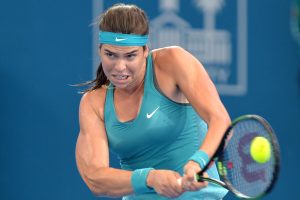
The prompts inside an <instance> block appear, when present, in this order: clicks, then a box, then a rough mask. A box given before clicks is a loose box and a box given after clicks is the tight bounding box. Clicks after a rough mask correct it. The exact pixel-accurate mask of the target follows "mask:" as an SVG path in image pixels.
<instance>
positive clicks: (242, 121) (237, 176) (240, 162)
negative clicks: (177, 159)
mask: <svg viewBox="0 0 300 200" xmlns="http://www.w3.org/2000/svg"><path fill="white" fill-rule="evenodd" d="M257 137H259V138H263V139H264V140H265V141H267V143H268V144H269V147H270V151H269V153H270V154H269V156H268V157H267V159H266V160H262V161H261V160H258V161H257V159H256V158H255V157H253V151H252V154H251V153H250V148H251V147H253V145H252V144H253V141H254V140H255V138H257ZM251 145H252V146H251ZM258 159H260V158H258ZM263 159H264V158H263ZM212 162H215V163H216V166H217V169H218V172H219V175H220V178H221V181H220V180H216V179H212V178H206V177H203V176H202V174H203V173H204V172H205V171H206V170H207V169H208V168H209V166H210V164H211V163H212ZM279 166H280V150H279V144H278V142H277V138H276V136H275V133H274V131H273V129H272V127H271V126H270V125H269V123H268V122H267V121H266V120H265V119H264V118H262V117H260V116H258V115H243V116H241V117H239V118H237V119H236V120H234V121H233V122H232V124H231V125H230V126H229V128H228V129H227V130H226V133H225V135H224V137H223V139H222V141H221V143H220V145H219V147H218V149H217V151H216V152H215V154H214V155H213V156H212V158H211V159H210V162H209V163H208V164H207V165H206V166H205V167H204V168H203V169H202V171H201V172H199V173H198V174H197V175H196V179H197V181H208V182H211V183H215V184H218V185H220V186H222V187H224V188H226V189H228V190H229V191H231V192H232V193H234V194H235V195H236V196H237V197H238V198H241V199H258V198H261V197H263V196H264V195H266V194H267V193H269V192H270V191H271V190H272V188H273V187H274V185H275V182H276V180H277V177H278V173H279Z"/></svg>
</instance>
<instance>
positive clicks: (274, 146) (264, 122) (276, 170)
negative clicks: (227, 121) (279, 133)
mask: <svg viewBox="0 0 300 200" xmlns="http://www.w3.org/2000/svg"><path fill="white" fill-rule="evenodd" d="M248 119H253V120H256V121H259V122H260V123H261V124H262V125H263V126H264V127H265V128H266V130H267V132H268V134H269V137H270V139H271V140H270V143H271V146H272V152H273V153H274V160H275V162H274V171H273V176H272V180H271V183H270V185H269V186H268V187H267V189H266V190H265V191H264V192H263V193H262V194H260V195H258V196H255V197H250V196H247V195H244V194H242V193H241V192H239V191H238V190H236V189H235V188H234V187H233V186H232V185H231V183H230V182H229V180H228V179H227V176H226V173H225V172H224V171H222V170H223V168H222V167H220V166H223V164H222V154H223V151H224V149H225V147H226V143H227V140H228V139H230V137H231V133H230V132H231V130H232V129H233V128H234V127H235V126H236V124H238V123H239V122H240V121H243V120H248ZM277 141H278V140H277V138H276V135H275V132H274V130H273V129H272V127H271V125H270V124H269V123H268V122H267V120H265V119H264V118H263V117H261V116H258V115H253V114H248V115H242V116H240V117H238V118H236V119H235V120H234V121H233V122H232V123H231V125H230V126H229V127H228V128H227V130H226V131H225V134H224V135H223V138H222V140H221V142H220V144H219V146H218V149H217V150H216V151H215V153H214V154H213V156H212V157H211V158H210V160H209V162H208V163H207V165H205V166H204V168H203V169H202V170H201V171H200V172H199V173H197V180H198V181H208V182H211V183H214V184H217V185H220V186H222V187H224V188H226V189H228V190H230V191H231V192H232V193H234V194H235V195H236V196H237V197H239V198H241V199H258V198H261V197H262V196H264V195H266V194H268V193H270V192H271V190H272V189H273V188H274V185H275V183H276V181H277V179H278V175H279V171H280V149H279V144H278V142H277ZM213 162H215V163H218V162H219V163H220V164H217V169H218V172H219V175H220V176H221V178H222V179H223V180H224V182H222V181H220V180H217V179H213V178H206V177H203V173H204V172H205V171H206V170H207V169H208V168H209V167H210V165H211V163H213Z"/></svg>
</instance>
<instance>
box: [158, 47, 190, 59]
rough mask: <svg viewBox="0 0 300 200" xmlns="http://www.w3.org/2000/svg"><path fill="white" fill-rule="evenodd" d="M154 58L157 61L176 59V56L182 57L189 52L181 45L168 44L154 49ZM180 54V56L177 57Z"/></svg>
mask: <svg viewBox="0 0 300 200" xmlns="http://www.w3.org/2000/svg"><path fill="white" fill-rule="evenodd" d="M152 52H153V60H155V61H160V62H161V61H171V62H173V61H174V58H177V59H180V56H184V55H185V54H187V53H188V52H187V51H186V50H185V49H183V48H182V47H180V46H168V47H163V48H159V49H154V50H152ZM177 56H179V57H177Z"/></svg>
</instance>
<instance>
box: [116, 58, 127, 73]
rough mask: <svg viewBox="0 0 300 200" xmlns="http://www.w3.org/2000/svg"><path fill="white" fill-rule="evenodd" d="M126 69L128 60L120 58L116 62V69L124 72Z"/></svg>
mask: <svg viewBox="0 0 300 200" xmlns="http://www.w3.org/2000/svg"><path fill="white" fill-rule="evenodd" d="M125 69H126V62H125V61H124V60H123V59H118V60H117V61H116V63H115V70H117V71H118V72H123V71H124V70H125Z"/></svg>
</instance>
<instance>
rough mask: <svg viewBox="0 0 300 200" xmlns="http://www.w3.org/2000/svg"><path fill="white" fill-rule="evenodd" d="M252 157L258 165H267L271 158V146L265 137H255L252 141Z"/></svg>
mask: <svg viewBox="0 0 300 200" xmlns="http://www.w3.org/2000/svg"><path fill="white" fill-rule="evenodd" d="M250 155H251V157H252V158H253V160H255V161H256V162H258V163H266V162H268V161H269V160H270V158H271V145H270V142H269V141H268V140H267V139H266V138H265V137H261V136H258V137H255V138H253V140H252V141H251V145H250Z"/></svg>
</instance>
